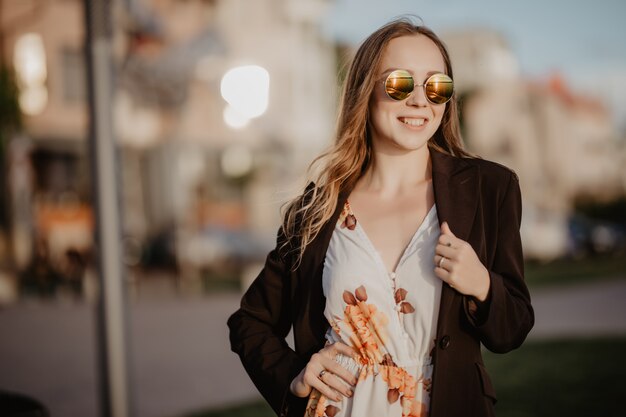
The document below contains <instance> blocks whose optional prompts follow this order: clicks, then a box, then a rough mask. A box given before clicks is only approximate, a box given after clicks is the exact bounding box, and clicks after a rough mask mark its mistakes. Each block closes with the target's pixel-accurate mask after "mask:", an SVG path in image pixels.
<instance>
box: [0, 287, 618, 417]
mask: <svg viewBox="0 0 626 417" xmlns="http://www.w3.org/2000/svg"><path fill="white" fill-rule="evenodd" d="M239 298H240V295H238V294H219V295H213V296H209V297H204V298H194V299H184V298H177V297H175V296H173V295H167V294H165V295H163V294H161V295H159V296H155V297H153V299H151V300H145V301H138V302H134V303H132V309H131V313H132V314H131V321H130V335H131V342H132V343H131V347H132V355H131V364H130V366H131V373H132V381H131V382H132V386H133V389H134V392H132V393H131V395H132V397H133V398H134V408H133V413H132V415H133V416H138V417H168V416H172V417H173V416H180V415H183V414H184V413H188V412H190V411H193V410H200V409H205V408H207V407H218V406H222V405H226V404H230V403H234V402H237V401H242V400H247V399H252V398H258V394H257V392H256V390H255V388H254V386H253V385H252V383H251V382H250V381H249V379H248V377H247V376H246V374H245V372H244V370H243V368H242V366H241V364H240V362H239V359H238V358H237V356H236V355H235V354H233V353H232V352H230V349H229V344H228V329H227V327H226V320H227V318H228V316H229V315H230V313H232V312H233V311H234V310H235V309H236V308H237V305H238V303H239ZM532 299H533V305H534V307H535V313H536V325H535V328H534V329H533V331H532V332H531V334H530V336H529V338H531V339H534V340H537V339H545V338H554V337H593V336H601V335H609V334H619V335H626V302H625V301H626V280H619V281H617V280H616V281H610V282H604V283H600V284H585V285H577V286H569V287H562V288H559V289H543V290H540V291H539V290H538V291H534V292H533V293H532ZM94 337H95V327H94V313H93V306H91V305H88V304H80V305H77V304H74V305H62V304H59V303H35V304H30V305H29V304H21V305H16V306H13V307H9V308H6V309H4V310H0V389H6V390H12V391H19V392H22V393H26V394H29V395H32V396H34V397H36V398H38V399H39V400H41V401H42V402H43V403H44V404H46V405H47V406H48V407H49V408H50V409H51V411H52V415H53V416H55V417H57V416H58V417H66V416H68V417H73V416H80V417H90V416H98V412H97V409H98V405H97V388H96V387H97V385H96V384H97V379H96V362H95V360H96V353H95V339H94Z"/></svg>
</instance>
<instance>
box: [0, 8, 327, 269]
mask: <svg viewBox="0 0 626 417" xmlns="http://www.w3.org/2000/svg"><path fill="white" fill-rule="evenodd" d="M112 3H113V9H114V10H113V21H114V28H113V54H114V58H115V62H114V63H113V66H114V68H115V77H116V84H117V89H116V91H115V94H114V119H115V120H114V123H115V131H116V136H117V139H118V141H119V145H120V146H119V161H120V168H121V169H120V184H121V185H122V192H123V196H122V204H123V210H124V211H123V219H124V235H125V244H126V245H127V246H128V247H127V250H126V253H125V259H126V261H127V262H128V263H129V264H130V265H132V264H136V263H138V262H139V261H142V260H145V258H146V257H147V258H151V257H152V261H153V262H154V263H155V264H159V263H166V264H167V263H168V262H169V263H170V265H166V266H170V267H174V268H176V269H177V270H178V272H180V269H181V268H182V269H183V271H182V272H183V273H187V272H189V273H193V271H198V270H200V269H202V268H205V267H210V265H205V264H208V263H211V262H213V261H214V262H218V263H219V261H221V260H222V259H221V258H222V257H223V258H225V259H226V258H233V257H234V259H235V260H242V258H255V257H259V256H260V255H261V254H262V255H263V257H264V255H265V253H266V250H267V247H268V245H271V244H272V242H271V240H272V239H273V236H274V234H275V231H276V227H277V225H278V222H279V207H280V204H281V203H282V202H284V201H285V200H286V199H287V198H288V197H290V196H291V193H294V192H296V190H297V186H300V185H302V184H301V182H299V181H298V178H300V176H301V174H302V173H303V171H304V167H305V164H306V163H308V161H309V160H310V158H311V155H312V154H313V153H318V152H319V151H320V150H321V149H322V148H323V147H325V146H326V145H327V144H328V143H329V141H330V139H331V137H332V134H333V130H334V123H335V112H336V94H337V85H336V84H337V81H336V64H335V47H334V45H333V44H332V42H330V41H328V40H326V39H325V38H323V37H322V36H321V30H320V21H321V19H322V17H323V16H324V14H325V12H326V9H327V7H328V3H329V2H328V1H325V0H259V1H254V2H248V1H244V0H188V1H180V0H118V1H114V2H112ZM0 7H1V10H0V19H1V20H0V25H1V28H2V32H1V33H2V37H0V40H1V41H2V42H1V43H2V48H1V49H0V51H2V55H3V62H5V63H8V64H9V65H12V66H13V67H14V68H15V70H16V74H17V78H18V84H19V85H20V89H21V90H20V91H21V93H20V94H21V95H20V105H21V107H22V111H23V112H24V114H25V129H24V134H23V135H21V136H20V137H16V138H15V139H14V142H15V143H19V144H21V145H19V146H17V145H16V149H18V148H19V149H20V150H23V149H27V151H26V152H27V155H28V156H29V157H28V158H26V160H27V162H28V163H27V164H26V168H22V171H23V172H26V171H28V170H31V171H32V179H31V180H28V179H27V180H26V183H28V184H30V187H31V188H29V186H25V185H24V184H22V186H21V187H20V188H19V189H20V190H21V191H20V193H22V194H23V193H24V191H25V190H26V197H27V198H21V199H18V197H17V194H16V195H14V196H13V200H14V201H17V200H20V201H22V206H23V207H22V209H23V210H22V211H21V212H22V213H26V215H25V216H22V217H25V219H21V220H20V222H21V223H25V224H26V226H24V227H23V229H24V230H26V231H27V232H25V233H21V234H20V236H22V238H21V239H22V241H21V243H20V244H19V245H15V247H21V248H27V249H24V250H23V251H22V252H24V253H23V254H22V255H21V259H23V261H22V264H24V265H19V266H21V267H23V266H25V264H27V263H28V261H29V259H32V256H33V248H35V246H36V244H35V241H36V239H35V236H38V238H41V239H43V240H44V241H45V242H47V244H48V245H49V246H52V247H51V249H52V252H54V253H58V255H54V256H61V257H62V256H63V254H64V253H65V252H66V250H68V249H71V248H74V249H78V250H80V251H85V252H86V251H89V250H90V247H91V244H92V237H91V236H92V235H91V232H92V230H93V219H92V217H93V216H92V214H91V201H92V191H91V189H90V180H89V177H90V168H89V163H90V162H89V158H88V157H87V152H88V149H87V134H88V130H87V127H88V123H87V122H88V120H87V91H86V89H87V87H86V73H85V59H84V49H83V47H84V38H85V31H84V27H83V26H84V17H83V13H84V12H83V2H82V1H81V0H49V1H46V2H40V1H22V0H4V1H2V2H0ZM250 65H255V66H257V67H261V68H262V69H264V70H265V71H266V72H267V74H269V86H268V94H266V98H265V100H266V109H265V111H264V112H263V114H262V115H260V116H258V117H255V118H246V117H242V115H241V114H237V113H236V112H235V113H234V114H233V112H232V111H231V112H229V110H227V107H228V105H227V103H226V101H225V100H224V98H223V97H222V93H221V87H222V86H221V82H222V77H223V76H224V74H225V73H226V72H227V71H228V70H230V69H232V68H235V67H240V66H250ZM257 67H255V68H257ZM33 68H35V69H34V70H33ZM33 71H35V72H37V71H38V72H37V74H38V75H37V77H35V78H36V79H35V81H32V80H31V79H32V78H33V77H32V76H30V75H29V74H30V73H32V72H33ZM29 77H30V78H29ZM244 81H246V80H244ZM29 83H30V84H29ZM31 84H32V85H31ZM254 87H255V86H254V85H252V86H250V84H247V88H248V90H246V91H244V93H243V94H244V99H245V94H248V93H249V99H250V100H253V99H255V97H254V95H255V94H257V92H256V89H255V88H254ZM231 110H232V109H231ZM22 154H23V152H22ZM22 165H23V164H22ZM22 177H24V175H22ZM22 182H24V181H22ZM268 201H272V203H271V204H270V203H268ZM14 212H20V210H19V209H18V210H14ZM59 219H60V220H59ZM29 223H30V224H29ZM52 230H58V231H60V232H59V233H56V232H51V231H52ZM53 235H56V236H61V237H60V238H54V237H53ZM16 236H17V235H16ZM259 236H260V237H259ZM268 236H269V237H268ZM55 239H56V240H55ZM245 242H248V243H249V242H253V243H254V244H246V243H245ZM28 248H30V249H28ZM146 253H147V254H148V255H146ZM157 266H163V265H157ZM190 271H192V272H190Z"/></svg>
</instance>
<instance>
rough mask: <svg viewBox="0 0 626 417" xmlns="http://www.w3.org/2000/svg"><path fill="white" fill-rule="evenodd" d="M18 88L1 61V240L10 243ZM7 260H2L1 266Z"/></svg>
mask: <svg viewBox="0 0 626 417" xmlns="http://www.w3.org/2000/svg"><path fill="white" fill-rule="evenodd" d="M17 97H18V88H17V83H16V82H15V74H14V73H13V71H12V70H11V69H10V68H8V67H7V66H6V65H4V62H2V61H0V196H2V197H1V198H0V240H4V241H5V242H9V241H10V240H9V239H8V237H9V233H10V209H9V208H10V204H9V199H8V196H9V185H8V167H9V164H8V159H7V151H8V147H9V141H10V139H11V137H12V135H13V134H14V132H16V131H17V130H18V129H19V128H20V127H21V124H22V120H21V113H20V108H19V103H18V98H17ZM6 261H7V260H6V259H2V253H0V265H2V264H4V263H5V262H6Z"/></svg>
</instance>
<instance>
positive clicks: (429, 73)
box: [380, 68, 446, 77]
mask: <svg viewBox="0 0 626 417" xmlns="http://www.w3.org/2000/svg"><path fill="white" fill-rule="evenodd" d="M399 69H401V70H404V71H408V72H409V73H411V75H415V74H414V73H413V71H411V70H409V69H405V68H387V69H386V70H384V71H383V72H382V73H381V74H380V75H381V76H385V75H389V73H391V72H393V71H395V70H399ZM440 73H442V71H428V72H427V73H426V76H427V77H430V76H431V75H433V74H440ZM443 73H444V74H445V73H446V72H445V71H443Z"/></svg>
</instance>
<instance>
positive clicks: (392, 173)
mask: <svg viewBox="0 0 626 417" xmlns="http://www.w3.org/2000/svg"><path fill="white" fill-rule="evenodd" d="M372 152H373V155H372V156H373V159H372V164H371V166H370V167H369V169H368V170H367V172H366V173H365V174H364V175H363V177H362V178H361V179H360V180H359V182H358V184H357V186H356V188H357V189H360V190H361V191H364V192H368V193H375V194H378V195H379V196H380V197H383V198H395V197H397V196H400V195H402V194H404V193H405V192H406V191H409V190H411V189H414V188H415V187H420V186H423V185H424V183H426V182H428V181H430V180H431V179H432V164H431V158H430V152H429V150H428V146H427V145H426V144H424V146H422V147H421V148H419V149H415V150H413V151H408V152H403V153H399V152H393V153H389V152H377V151H376V150H372Z"/></svg>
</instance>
